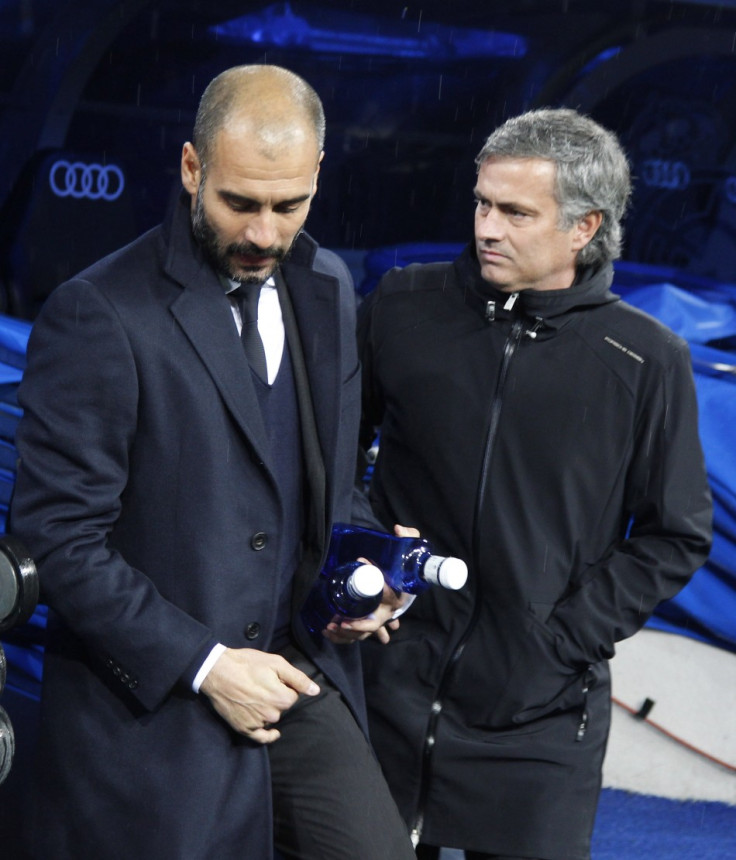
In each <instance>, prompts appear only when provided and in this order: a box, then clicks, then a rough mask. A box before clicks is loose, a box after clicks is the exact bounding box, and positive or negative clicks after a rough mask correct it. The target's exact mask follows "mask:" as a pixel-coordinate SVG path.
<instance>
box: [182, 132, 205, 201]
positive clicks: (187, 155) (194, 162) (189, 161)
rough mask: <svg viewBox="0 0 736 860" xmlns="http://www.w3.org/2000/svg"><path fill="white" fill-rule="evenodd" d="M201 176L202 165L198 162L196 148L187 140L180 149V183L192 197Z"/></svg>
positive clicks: (194, 195)
mask: <svg viewBox="0 0 736 860" xmlns="http://www.w3.org/2000/svg"><path fill="white" fill-rule="evenodd" d="M201 178H202V167H201V165H200V163H199V156H198V155H197V150H196V149H195V148H194V146H193V145H192V144H191V143H189V142H188V141H187V143H185V144H184V147H183V149H182V151H181V184H182V185H183V186H184V188H185V189H186V190H187V191H188V192H189V193H190V194H191V195H192V198H194V197H196V194H197V191H198V190H199V182H200V180H201Z"/></svg>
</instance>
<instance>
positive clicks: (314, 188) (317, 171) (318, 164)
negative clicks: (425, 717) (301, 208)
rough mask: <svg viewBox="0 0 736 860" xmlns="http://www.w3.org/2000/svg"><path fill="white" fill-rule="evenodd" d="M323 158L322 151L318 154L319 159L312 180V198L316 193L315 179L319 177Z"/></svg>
mask: <svg viewBox="0 0 736 860" xmlns="http://www.w3.org/2000/svg"><path fill="white" fill-rule="evenodd" d="M324 157H325V154H324V151H323V152H320V154H319V158H318V159H317V169H316V170H315V171H314V177H313V179H312V197H314V195H315V194H316V193H317V178H318V177H319V169H320V166H321V164H322V159H323V158H324Z"/></svg>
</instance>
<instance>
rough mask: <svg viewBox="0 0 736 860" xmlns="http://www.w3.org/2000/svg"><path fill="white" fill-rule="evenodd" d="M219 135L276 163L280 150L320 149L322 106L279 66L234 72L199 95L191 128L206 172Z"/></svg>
mask: <svg viewBox="0 0 736 860" xmlns="http://www.w3.org/2000/svg"><path fill="white" fill-rule="evenodd" d="M221 131H227V132H228V133H229V134H234V135H237V136H238V137H239V138H240V139H247V140H248V141H249V142H250V143H251V144H252V145H254V146H256V147H257V148H258V150H259V152H260V154H262V155H264V156H265V157H267V158H271V159H276V158H278V157H279V155H280V153H282V152H283V151H284V150H285V149H287V148H290V147H294V146H304V144H305V143H307V144H312V145H314V144H316V147H317V152H318V153H319V152H321V151H322V148H323V146H324V136H325V116H324V110H323V108H322V102H321V101H320V99H319V96H318V95H317V93H316V92H315V91H314V90H313V89H312V87H310V86H309V84H308V83H307V82H306V81H304V80H303V79H302V78H300V77H299V76H298V75H295V74H294V73H293V72H290V71H288V70H287V69H283V68H281V67H280V66H262V65H258V66H255V65H254V66H236V67H234V68H232V69H227V70H226V71H224V72H222V73H221V74H219V75H218V76H217V77H216V78H214V80H212V82H211V83H210V84H209V86H208V87H207V89H206V90H205V91H204V93H203V95H202V98H201V100H200V103H199V109H198V111H197V118H196V120H195V124H194V147H195V149H196V150H197V154H198V156H199V160H200V163H201V165H202V167H203V168H205V169H206V165H207V162H208V161H209V159H210V158H211V156H212V153H213V149H214V143H215V139H216V138H217V135H218V134H219V133H220V132H221Z"/></svg>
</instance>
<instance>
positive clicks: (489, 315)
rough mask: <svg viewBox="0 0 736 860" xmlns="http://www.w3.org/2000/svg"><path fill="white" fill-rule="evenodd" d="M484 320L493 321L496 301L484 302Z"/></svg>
mask: <svg viewBox="0 0 736 860" xmlns="http://www.w3.org/2000/svg"><path fill="white" fill-rule="evenodd" d="M485 317H486V322H493V321H494V320H495V319H496V303H495V302H492V301H487V302H486V313H485Z"/></svg>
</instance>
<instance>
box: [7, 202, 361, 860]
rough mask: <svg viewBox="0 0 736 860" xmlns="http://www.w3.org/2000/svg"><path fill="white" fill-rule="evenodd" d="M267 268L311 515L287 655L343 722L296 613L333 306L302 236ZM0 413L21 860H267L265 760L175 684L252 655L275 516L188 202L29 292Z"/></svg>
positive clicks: (225, 314)
mask: <svg viewBox="0 0 736 860" xmlns="http://www.w3.org/2000/svg"><path fill="white" fill-rule="evenodd" d="M282 272H283V275H284V280H285V281H286V283H287V284H288V291H289V294H290V296H291V303H292V305H293V318H292V317H290V315H289V314H288V313H286V314H285V325H286V329H287V336H288V337H289V341H290V349H291V357H292V363H293V365H294V374H295V380H296V385H297V394H298V397H299V399H300V411H301V419H302V420H301V424H302V427H303V428H304V433H303V436H304V438H303V448H304V453H305V472H306V473H307V476H308V484H309V492H310V499H311V504H310V507H309V511H310V529H309V534H308V536H307V538H306V541H305V548H304V554H303V556H304V558H303V563H302V565H301V568H300V569H299V570H298V571H297V573H296V575H295V578H294V586H293V598H294V599H293V607H294V610H293V611H294V618H293V625H294V635H295V637H296V639H297V641H298V642H299V643H300V644H301V646H302V648H303V649H304V650H305V651H307V653H308V654H309V655H310V656H311V657H312V659H313V660H314V661H315V662H316V663H317V664H318V665H319V666H320V668H321V669H322V670H323V671H324V672H325V674H326V675H327V676H328V677H330V678H331V679H332V680H333V681H334V683H335V684H337V686H338V687H339V688H340V689H341V690H342V691H343V692H344V694H345V695H346V697H347V699H348V701H349V702H350V704H351V706H352V707H353V709H354V711H355V713H356V715H357V716H358V718H359V720H362V719H363V701H362V690H361V682H360V676H359V671H358V660H359V656H358V654H357V653H356V649H350V648H345V647H343V648H337V647H334V646H332V645H330V644H329V643H327V642H323V643H322V644H316V643H315V642H313V641H312V640H311V639H308V638H306V636H305V634H304V631H303V629H302V628H301V626H300V623H299V619H298V617H297V615H296V610H297V609H298V607H299V605H300V603H301V600H302V598H303V596H304V593H305V592H306V590H307V589H308V587H309V585H310V583H311V581H312V579H313V577H314V576H315V575H316V573H317V571H318V569H319V564H320V560H321V556H322V554H323V550H324V547H325V545H326V541H327V539H328V525H329V523H330V522H331V520H332V519H345V518H348V519H349V518H350V509H351V494H352V482H353V477H354V464H355V452H356V450H357V428H358V420H359V414H358V410H359V385H360V380H359V373H358V362H357V355H356V349H355V342H354V331H355V329H354V326H355V319H354V293H353V290H352V283H351V279H350V277H349V274H348V272H347V269H346V267H345V266H344V264H342V263H341V261H339V259H338V258H336V257H335V256H334V255H332V254H330V253H329V252H326V251H324V250H321V249H318V248H317V246H316V244H315V243H314V242H313V241H312V240H311V239H310V238H309V237H308V236H306V235H302V236H300V237H299V239H298V240H297V244H296V247H295V249H294V252H293V254H292V256H291V258H290V260H289V262H288V263H286V264H284V265H283V267H282ZM282 304H283V301H282ZM287 304H288V303H287ZM286 310H287V311H288V308H287V309H286ZM20 402H21V405H22V407H23V409H24V413H25V414H24V417H23V419H22V421H21V425H20V428H19V431H18V438H17V445H18V449H19V451H20V455H21V462H20V469H19V473H18V482H17V489H16V494H15V498H14V502H13V507H12V529H13V531H14V532H15V533H16V534H17V535H18V536H19V537H20V538H21V539H22V540H23V541H25V542H26V543H27V545H28V547H29V549H30V552H31V554H32V555H33V556H34V557H35V559H36V561H37V563H38V565H39V569H40V579H41V588H42V600H44V601H45V602H47V603H48V604H49V605H50V607H51V608H52V610H53V612H54V616H55V618H57V619H58V624H57V623H56V621H54V622H52V628H53V629H52V630H51V634H50V641H49V645H48V649H47V653H46V660H45V666H44V685H43V697H42V698H43V702H42V729H41V737H40V740H39V752H40V776H39V779H38V781H37V783H36V787H37V791H36V792H35V799H34V803H33V814H32V816H31V818H30V820H29V826H28V828H27V829H28V831H29V832H30V834H31V839H30V844H31V847H32V850H33V852H34V856H37V857H43V858H52V857H53V858H54V860H61V858H74V860H77V858H79V857H94V858H95V860H103V858H121V860H122V858H124V860H130V858H132V857H139V858H156V860H166V858H171V860H174V858H176V860H189V858H191V860H199V858H201V860H204V858H214V857H216V858H218V860H226V858H238V860H243V858H258V860H261V858H263V860H268V858H269V857H271V851H272V849H271V801H270V787H269V774H268V758H267V750H266V748H265V747H263V746H260V745H257V744H253V743H251V742H250V741H248V740H246V739H244V738H243V737H240V736H237V735H236V734H235V733H233V732H232V731H231V730H230V729H229V728H228V727H227V725H226V724H225V723H224V721H223V720H222V719H220V717H219V716H217V715H216V714H215V713H214V711H213V710H212V709H211V708H210V706H209V705H208V701H207V700H206V697H204V696H196V695H194V694H193V693H192V692H191V688H190V687H188V686H187V685H186V684H185V683H183V682H182V678H183V677H185V676H187V674H190V673H191V670H192V666H193V665H196V661H197V660H198V659H199V658H200V657H201V654H202V650H203V648H204V649H206V647H207V644H208V642H210V641H211V640H217V641H219V642H222V643H223V644H225V645H226V646H228V647H231V648H244V647H253V648H258V649H262V650H267V649H268V647H269V641H270V638H271V635H272V633H273V628H274V622H275V609H276V606H277V596H278V595H277V588H278V577H277V576H276V575H275V571H277V570H278V569H279V564H280V559H279V552H280V540H279V536H280V533H281V531H282V527H283V518H284V505H283V501H282V499H281V497H280V493H279V488H278V486H277V484H276V481H275V478H274V469H273V460H272V454H271V452H270V451H269V450H268V445H267V444H266V433H265V429H264V426H263V423H262V419H261V417H260V411H259V408H258V403H257V399H256V393H255V390H254V387H253V384H252V379H251V374H250V371H249V368H248V366H247V364H246V359H245V356H244V353H243V350H242V346H241V344H240V340H239V337H238V333H237V329H236V326H235V324H234V321H233V318H232V313H231V308H230V304H229V302H228V300H227V298H226V297H225V294H224V292H223V289H222V286H221V284H220V282H219V280H218V278H217V276H216V275H215V273H214V272H213V270H212V269H211V268H210V267H209V266H208V265H207V264H206V263H205V261H204V260H203V259H202V257H201V255H200V252H199V249H198V247H197V245H196V243H195V242H194V241H193V239H192V236H191V230H190V224H189V207H188V198H187V197H183V198H182V199H181V200H180V201H179V202H178V203H177V205H176V206H175V207H174V211H173V214H172V215H171V216H170V218H169V220H168V222H167V223H166V224H164V225H162V226H161V227H158V228H155V229H153V230H152V231H150V232H149V233H147V234H145V235H144V236H142V237H141V238H140V239H138V240H137V241H136V242H134V243H133V244H131V245H130V246H128V247H126V248H124V249H122V250H121V251H119V252H117V253H115V254H113V255H112V256H110V257H108V258H106V259H104V260H103V261H101V262H99V263H97V264H95V265H94V266H92V267H91V268H90V269H88V270H86V271H85V272H83V273H81V274H80V275H79V276H77V277H75V278H74V279H73V280H71V281H70V282H68V283H66V284H64V285H62V286H61V287H59V288H58V289H57V290H56V291H55V292H54V293H53V294H52V295H51V296H50V298H49V299H48V301H47V303H46V305H45V307H44V308H43V311H42V313H41V315H40V317H39V318H38V320H37V322H36V323H35V325H34V327H33V331H32V336H31V340H30V345H29V354H28V369H27V371H26V373H25V376H24V379H23V383H22V386H21V391H20ZM310 403H313V407H314V408H313V410H310V409H309V406H310ZM305 410H306V411H305ZM307 412H310V413H311V416H312V417H311V418H310V415H308V414H307ZM312 418H313V420H312ZM297 766H298V765H297Z"/></svg>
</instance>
